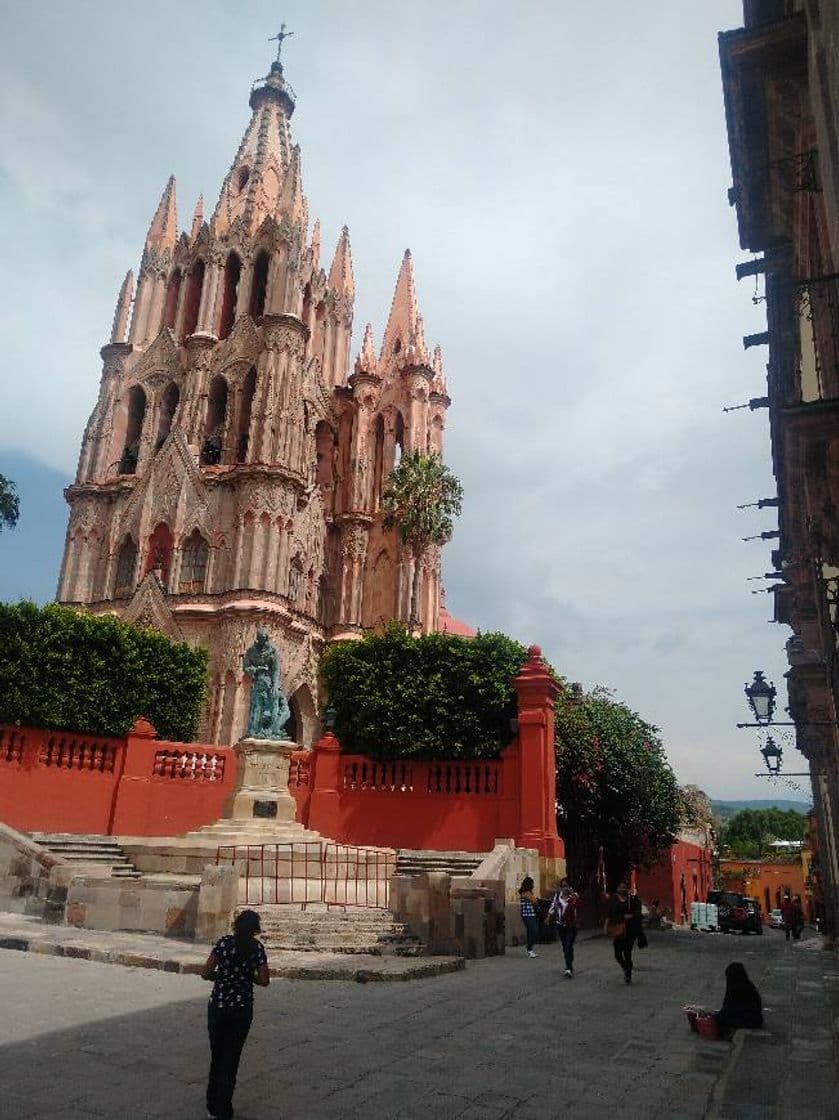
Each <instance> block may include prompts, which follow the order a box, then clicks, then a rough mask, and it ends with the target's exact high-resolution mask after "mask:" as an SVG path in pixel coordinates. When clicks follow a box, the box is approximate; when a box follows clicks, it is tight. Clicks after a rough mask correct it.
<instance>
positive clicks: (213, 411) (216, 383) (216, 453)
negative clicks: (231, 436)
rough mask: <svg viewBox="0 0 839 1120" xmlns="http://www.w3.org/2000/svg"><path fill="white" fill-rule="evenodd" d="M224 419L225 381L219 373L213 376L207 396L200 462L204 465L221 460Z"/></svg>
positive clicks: (225, 413) (215, 463)
mask: <svg viewBox="0 0 839 1120" xmlns="http://www.w3.org/2000/svg"><path fill="white" fill-rule="evenodd" d="M226 420H227V382H226V381H225V379H224V378H223V377H222V376H221V374H219V375H218V376H217V377H214V378H213V380H212V383H211V384H210V393H209V396H208V397H207V422H206V424H205V425H204V443H203V444H202V446H201V463H202V465H203V466H205V467H215V466H217V465H218V464H219V463H220V462H221V457H222V451H223V444H224V427H225V422H226Z"/></svg>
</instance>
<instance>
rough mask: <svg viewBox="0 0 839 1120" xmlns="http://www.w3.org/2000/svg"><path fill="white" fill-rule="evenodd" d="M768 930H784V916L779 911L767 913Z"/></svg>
mask: <svg viewBox="0 0 839 1120" xmlns="http://www.w3.org/2000/svg"><path fill="white" fill-rule="evenodd" d="M769 928H770V929H783V928H784V915H783V914H782V913H781V911H780V910H770V911H769Z"/></svg>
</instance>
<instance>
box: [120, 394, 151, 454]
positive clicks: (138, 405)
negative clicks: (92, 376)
mask: <svg viewBox="0 0 839 1120" xmlns="http://www.w3.org/2000/svg"><path fill="white" fill-rule="evenodd" d="M145 418H146V394H145V393H144V392H143V390H142V388H141V387H140V386H139V385H134V386H133V387H132V389H131V390H130V392H129V394H128V425H127V427H126V431H125V446H124V447H123V449H122V458H121V459H120V463H119V473H120V474H134V472H135V471H136V469H137V459H138V458H139V455H140V440H141V439H142V436H143V421H144V420H145Z"/></svg>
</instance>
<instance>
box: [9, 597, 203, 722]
mask: <svg viewBox="0 0 839 1120" xmlns="http://www.w3.org/2000/svg"><path fill="white" fill-rule="evenodd" d="M207 658H208V655H207V650H205V649H200V648H199V649H194V648H193V647H191V646H188V645H186V644H185V643H177V642H173V641H170V639H169V638H167V637H165V636H164V635H163V634H159V633H158V632H157V631H155V630H143V629H140V628H138V627H136V626H132V625H131V624H130V623H127V622H122V621H120V620H119V619H117V618H114V617H112V616H106V617H104V618H101V617H96V616H94V615H90V614H84V613H82V612H80V611H76V610H73V609H71V608H69V607H59V606H55V605H51V606H47V607H38V606H36V605H35V604H34V603H27V602H23V603H17V604H11V603H0V723H16V724H22V725H24V726H30V727H46V728H55V729H61V730H66V731H81V732H84V733H86V734H88V735H124V734H125V733H126V731H128V729H129V728H130V727H131V725H132V724H133V723H134V720H135V719H136V718H137V717H138V716H145V717H146V718H147V719H149V720H151V722H152V723H153V724H154V726H155V727H156V728H157V732H158V734H159V735H160V737H161V738H163V739H173V740H178V741H181V742H187V743H188V742H191V741H192V740H194V738H195V736H196V734H197V732H198V720H199V716H200V712H201V704H202V702H203V700H204V693H205V689H206V684H207Z"/></svg>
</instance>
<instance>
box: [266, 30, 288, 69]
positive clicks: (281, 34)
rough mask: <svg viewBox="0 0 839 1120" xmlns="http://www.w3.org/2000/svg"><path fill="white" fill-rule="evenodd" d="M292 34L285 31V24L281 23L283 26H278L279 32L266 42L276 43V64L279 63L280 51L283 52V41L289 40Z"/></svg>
mask: <svg viewBox="0 0 839 1120" xmlns="http://www.w3.org/2000/svg"><path fill="white" fill-rule="evenodd" d="M293 34H294V32H293V31H286V29H285V24H284V23H283V24H280V30H279V31H278V32H277V34H276V35H272V36H271V38H270V39H269V40H268V42H269V43H273V42H276V44H277V62H279V61H280V55H281V54H282V51H283V42H284V40H286V39H290V38H291V36H292V35H293Z"/></svg>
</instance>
